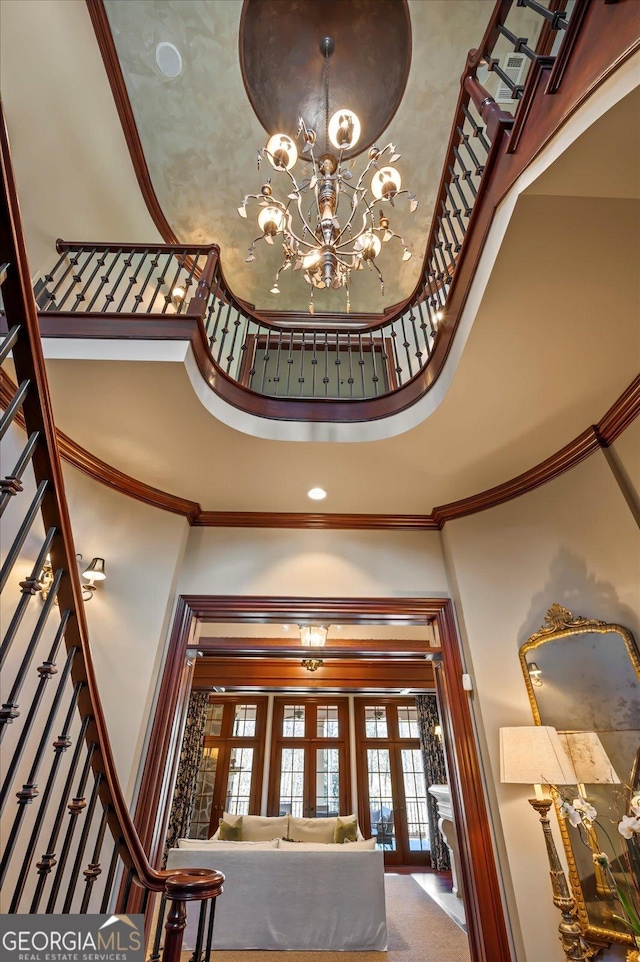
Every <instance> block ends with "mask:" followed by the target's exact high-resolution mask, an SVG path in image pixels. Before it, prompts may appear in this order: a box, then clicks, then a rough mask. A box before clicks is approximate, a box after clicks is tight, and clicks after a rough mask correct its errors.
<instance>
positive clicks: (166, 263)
mask: <svg viewBox="0 0 640 962" xmlns="http://www.w3.org/2000/svg"><path fill="white" fill-rule="evenodd" d="M158 256H160V255H158ZM163 256H164V267H163V268H162V270H161V272H160V273H159V274H158V275H157V276H156V286H155V288H154V291H153V295H152V297H151V300H150V301H149V306H148V307H147V310H146V311H145V313H146V314H151V313H152V311H153V306H154V304H155V302H156V298H157V296H158V294H159V293H160V290H161V288H162V285H163V284H164V279H165V277H166V274H167V271H168V270H169V264H171V262H172V260H173V254H171V253H168V254H164V255H163Z"/></svg>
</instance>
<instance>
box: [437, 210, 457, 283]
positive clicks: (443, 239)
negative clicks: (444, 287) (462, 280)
mask: <svg viewBox="0 0 640 962" xmlns="http://www.w3.org/2000/svg"><path fill="white" fill-rule="evenodd" d="M436 220H437V223H438V227H439V230H438V235H437V236H438V250H439V251H440V256H441V257H442V261H443V263H444V265H445V274H446V275H447V277H453V275H454V273H455V270H456V259H455V257H454V256H453V252H452V248H453V244H452V243H451V241H450V240H449V237H448V235H447V232H446V230H445V228H444V224H443V223H442V217H440V215H438V216H437V217H436ZM443 249H444V250H445V251H446V252H447V257H448V258H449V265H450V267H447V266H446V261H445V257H444V254H443V253H442V251H443Z"/></svg>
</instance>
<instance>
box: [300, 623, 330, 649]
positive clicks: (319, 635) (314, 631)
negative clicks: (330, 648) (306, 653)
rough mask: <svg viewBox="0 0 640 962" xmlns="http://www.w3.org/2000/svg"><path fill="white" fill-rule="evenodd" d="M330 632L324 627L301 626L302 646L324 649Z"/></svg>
mask: <svg viewBox="0 0 640 962" xmlns="http://www.w3.org/2000/svg"><path fill="white" fill-rule="evenodd" d="M328 630H329V629H328V628H326V627H325V626H324V625H300V644H301V645H302V647H303V648H324V646H325V644H326V641H327V632H328Z"/></svg>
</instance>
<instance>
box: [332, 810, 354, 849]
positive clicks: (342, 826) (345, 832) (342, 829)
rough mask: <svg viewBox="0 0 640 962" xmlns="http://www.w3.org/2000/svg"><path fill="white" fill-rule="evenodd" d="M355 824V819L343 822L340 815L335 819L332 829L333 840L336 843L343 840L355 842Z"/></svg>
mask: <svg viewBox="0 0 640 962" xmlns="http://www.w3.org/2000/svg"><path fill="white" fill-rule="evenodd" d="M357 832H358V828H357V824H356V821H355V819H354V820H353V821H351V822H344V821H343V820H342V819H341V818H340V816H338V818H337V819H336V827H335V828H334V830H333V841H334V842H337V843H338V844H340V843H343V842H355V841H356V839H357V837H358V836H357Z"/></svg>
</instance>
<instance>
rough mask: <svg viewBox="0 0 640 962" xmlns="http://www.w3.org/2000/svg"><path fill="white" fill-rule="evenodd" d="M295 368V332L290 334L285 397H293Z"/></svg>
mask: <svg viewBox="0 0 640 962" xmlns="http://www.w3.org/2000/svg"><path fill="white" fill-rule="evenodd" d="M292 367H293V331H290V332H289V354H288V356H287V386H286V389H285V397H290V396H291V368H292Z"/></svg>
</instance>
